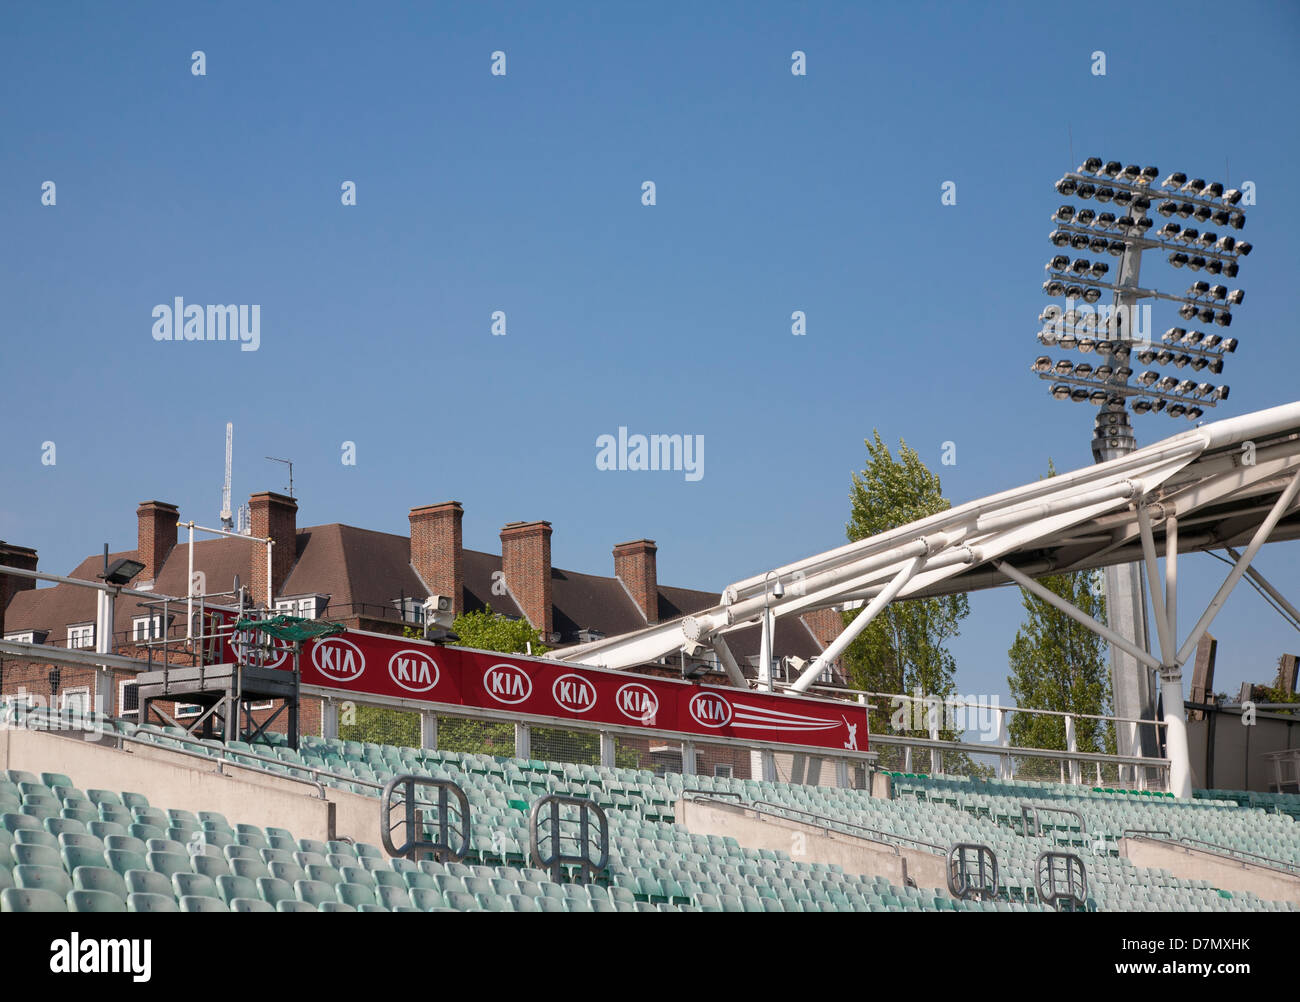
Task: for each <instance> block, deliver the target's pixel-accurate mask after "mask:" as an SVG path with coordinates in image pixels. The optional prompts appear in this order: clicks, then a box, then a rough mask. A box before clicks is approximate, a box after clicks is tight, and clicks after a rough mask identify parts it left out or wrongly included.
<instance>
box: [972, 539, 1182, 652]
mask: <svg viewBox="0 0 1300 1002" xmlns="http://www.w3.org/2000/svg"><path fill="white" fill-rule="evenodd" d="M993 566H994V567H996V568H997V569H998V570H999V571H1001V572H1002V573H1003V574H1005V575H1006V576H1007V577H1009V578H1010V579H1011V580H1012V581H1014V582H1015V583H1016V584H1018V585H1020V587H1021V588H1024V589H1025V590H1026V591H1028V592H1030V593H1032V594H1034V595H1037V596H1038V597H1039V598H1041V599H1042V600H1043V601H1044V602H1046V603H1047V604H1048V605H1050V606H1053V607H1054V608H1057V609H1060V610H1061V612H1063V613H1065V614H1066V615H1067V616H1069V617H1070V618H1071V619H1073V620H1074V621H1075V622H1076V623H1079V624H1081V625H1083V626H1086V627H1087V628H1088V629H1090V630H1091V631H1092V632H1093V633H1095V634H1097V636H1099V637H1101V638H1102V639H1103V640H1105V641H1106V642H1107V643H1110V644H1114V645H1115V646H1116V647H1118V648H1119V649H1120V650H1122V651H1125V652H1127V653H1129V654H1131V655H1132V656H1133V657H1135V658H1137V659H1138V660H1139V661H1141V662H1142V663H1143V664H1144V665H1147V666H1148V667H1150V668H1159V667H1160V662H1159V661H1158V660H1157V659H1156V658H1153V657H1152V656H1151V655H1150V654H1148V653H1147V652H1146V651H1144V650H1143V649H1142V648H1141V647H1138V646H1137V645H1136V644H1134V643H1132V642H1131V641H1129V640H1126V639H1125V638H1124V637H1121V636H1120V635H1119V634H1118V633H1116V632H1115V631H1114V630H1111V629H1108V628H1107V627H1105V626H1102V625H1101V623H1099V622H1097V621H1096V620H1095V619H1093V618H1092V617H1091V616H1089V615H1088V614H1087V613H1084V612H1080V611H1079V610H1078V609H1076V608H1075V607H1074V606H1072V605H1071V604H1070V603H1069V602H1067V601H1066V600H1065V599H1063V598H1061V596H1060V595H1057V594H1056V593H1055V592H1050V591H1048V590H1047V589H1046V588H1044V587H1043V586H1042V585H1040V584H1039V583H1038V582H1037V581H1035V580H1034V579H1033V578H1031V577H1029V576H1027V575H1025V574H1022V573H1021V572H1020V571H1018V570H1017V569H1016V568H1014V567H1012V566H1011V565H1010V564H1008V563H1005V562H1003V561H1001V560H995V561H993Z"/></svg>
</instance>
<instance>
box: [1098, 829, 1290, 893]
mask: <svg viewBox="0 0 1300 1002" xmlns="http://www.w3.org/2000/svg"><path fill="white" fill-rule="evenodd" d="M1119 854H1120V855H1121V856H1125V857H1127V858H1128V859H1129V860H1131V861H1132V862H1133V864H1134V865H1135V866H1146V867H1158V868H1160V869H1163V870H1168V871H1169V872H1170V873H1172V874H1173V875H1174V876H1175V877H1182V878H1183V879H1185V880H1208V881H1209V882H1210V884H1211V885H1212V886H1214V887H1220V888H1222V889H1223V890H1225V891H1250V892H1251V893H1253V894H1258V895H1259V896H1260V897H1261V898H1263V899H1264V900H1265V901H1292V902H1295V903H1296V904H1300V876H1293V875H1291V874H1288V873H1284V872H1280V871H1277V870H1271V869H1269V868H1267V867H1263V866H1254V865H1252V864H1250V863H1243V862H1241V861H1239V860H1236V859H1232V858H1230V857H1225V856H1220V855H1218V854H1217V853H1213V852H1204V851H1202V850H1200V849H1193V848H1191V847H1190V846H1185V845H1177V844H1171V843H1169V842H1162V841H1159V840H1157V839H1147V838H1126V839H1121V840H1120V843H1119Z"/></svg>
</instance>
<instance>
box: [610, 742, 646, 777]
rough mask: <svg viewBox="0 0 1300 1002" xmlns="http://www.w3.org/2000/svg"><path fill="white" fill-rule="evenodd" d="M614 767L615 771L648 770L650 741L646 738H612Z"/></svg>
mask: <svg viewBox="0 0 1300 1002" xmlns="http://www.w3.org/2000/svg"><path fill="white" fill-rule="evenodd" d="M614 767H615V768H617V769H649V768H651V764H650V741H649V740H647V739H646V738H632V737H624V736H623V735H621V734H619V735H615V737H614Z"/></svg>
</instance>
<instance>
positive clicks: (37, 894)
mask: <svg viewBox="0 0 1300 1002" xmlns="http://www.w3.org/2000/svg"><path fill="white" fill-rule="evenodd" d="M67 910H68V902H67V899H66V896H65V895H63V894H58V893H56V892H54V891H51V890H49V889H47V888H39V887H10V888H7V889H5V890H3V891H0V912H18V913H24V912H26V913H31V912H66V911H67Z"/></svg>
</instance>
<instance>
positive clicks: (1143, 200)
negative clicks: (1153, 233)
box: [1133, 195, 1151, 212]
mask: <svg viewBox="0 0 1300 1002" xmlns="http://www.w3.org/2000/svg"><path fill="white" fill-rule="evenodd" d="M1133 208H1135V209H1137V210H1138V211H1139V212H1146V211H1147V209H1149V208H1151V199H1149V198H1147V196H1146V195H1134V196H1133Z"/></svg>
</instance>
